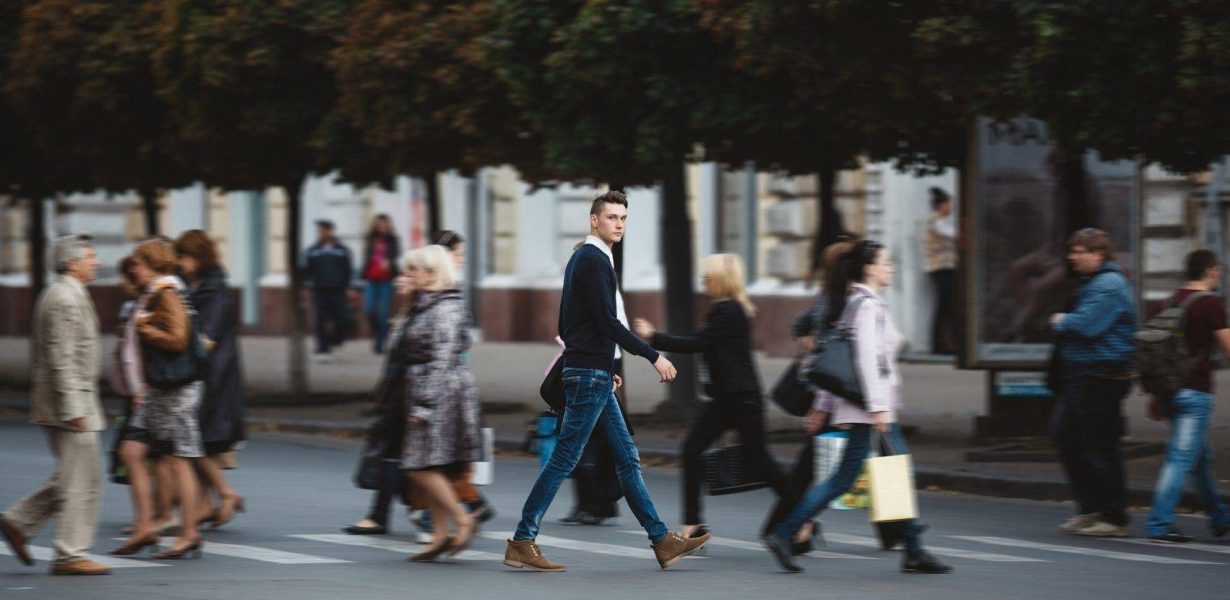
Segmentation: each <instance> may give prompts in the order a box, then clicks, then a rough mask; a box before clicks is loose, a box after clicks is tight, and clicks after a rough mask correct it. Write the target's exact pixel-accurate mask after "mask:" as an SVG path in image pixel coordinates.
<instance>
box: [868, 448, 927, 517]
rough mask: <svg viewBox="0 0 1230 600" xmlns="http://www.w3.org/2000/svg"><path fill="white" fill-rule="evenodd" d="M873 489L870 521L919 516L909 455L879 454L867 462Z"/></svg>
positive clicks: (870, 483) (869, 486) (869, 480)
mask: <svg viewBox="0 0 1230 600" xmlns="http://www.w3.org/2000/svg"><path fill="white" fill-rule="evenodd" d="M865 464H866V468H867V483H868V488H869V489H870V492H871V522H872V523H884V522H888V521H904V520H906V519H914V518H917V517H918V497H917V495H916V493H915V491H914V475H913V473H914V469H913V464H912V461H911V460H910V455H909V454H896V455H893V456H880V457H876V458H869V459H867V461H866V463H865Z"/></svg>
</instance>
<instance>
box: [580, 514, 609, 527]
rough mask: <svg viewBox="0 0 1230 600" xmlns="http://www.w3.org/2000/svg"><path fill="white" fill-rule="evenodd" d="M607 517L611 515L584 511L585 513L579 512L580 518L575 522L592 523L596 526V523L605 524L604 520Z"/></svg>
mask: <svg viewBox="0 0 1230 600" xmlns="http://www.w3.org/2000/svg"><path fill="white" fill-rule="evenodd" d="M609 518H611V517H604V516H601V515H596V514H594V513H591V512H586V513H581V519H580V521H578V522H577V524H578V525H594V526H598V525H603V524H605V523H606V520H607V519H609Z"/></svg>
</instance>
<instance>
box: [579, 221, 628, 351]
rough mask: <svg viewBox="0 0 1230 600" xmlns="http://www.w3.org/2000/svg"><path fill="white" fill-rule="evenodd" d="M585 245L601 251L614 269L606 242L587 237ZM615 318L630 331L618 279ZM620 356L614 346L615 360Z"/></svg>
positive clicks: (612, 258) (617, 347)
mask: <svg viewBox="0 0 1230 600" xmlns="http://www.w3.org/2000/svg"><path fill="white" fill-rule="evenodd" d="M585 243H586V244H589V245H590V246H596V247H597V248H598V249H599V250H601V251H602V253H603V254H605V255H606V257H607V260H610V261H611V269H614V268H615V255H614V254H611V247H610V246H608V245H606V242H604V241H602V240H601V239H598V238H597V237H596V236H592V235H587V236H585ZM615 316H616V317H618V318H619V322H620V323H623V326H624V327H626V328H627V329H629V330H631V329H632V326H631V325H629V324H628V315H627V314H626V313H625V312H624V295H623V293H622V292H620V291H619V278H616V279H615ZM622 356H623V352H621V351H620V350H619V344H615V360H619V359H620V358H621V357H622Z"/></svg>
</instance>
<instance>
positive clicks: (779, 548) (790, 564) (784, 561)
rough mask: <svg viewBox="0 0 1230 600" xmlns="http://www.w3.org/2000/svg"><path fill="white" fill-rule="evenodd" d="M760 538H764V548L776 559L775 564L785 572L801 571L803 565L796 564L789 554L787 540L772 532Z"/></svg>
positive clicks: (788, 542)
mask: <svg viewBox="0 0 1230 600" xmlns="http://www.w3.org/2000/svg"><path fill="white" fill-rule="evenodd" d="M761 539H762V540H764V546H765V548H768V550H769V554H772V555H773V558H775V559H777V564H778V566H780V567H781V568H782V570H783V571H785V572H787V573H800V572H802V571H803V567H800V566H799V565H798V564H796V563H795V562H794V557H793V556H791V554H790V541H789V540H785V539H782V538H780V537H778V536H777V535H776V534H773V533H770V534H769V535H766V536H764V537H763V538H761Z"/></svg>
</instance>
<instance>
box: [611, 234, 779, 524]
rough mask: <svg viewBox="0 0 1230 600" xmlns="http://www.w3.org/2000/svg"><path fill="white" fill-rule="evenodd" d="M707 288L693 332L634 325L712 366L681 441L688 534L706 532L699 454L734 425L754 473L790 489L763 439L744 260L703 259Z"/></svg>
mask: <svg viewBox="0 0 1230 600" xmlns="http://www.w3.org/2000/svg"><path fill="white" fill-rule="evenodd" d="M701 272H702V274H703V279H704V284H705V291H706V293H708V294H709V297H710V298H712V299H713V304H712V305H711V306H710V307H709V314H708V316H707V317H706V318H705V326H704V328H703V329H701V330H700V331H698V332H696V333H693V334H690V335H667V334H664V333H657V332H656V331H655V330H654V327H653V325H652V324H650V323H649V322H648V321H646V320H644V319H637V320H636V322H635V323H634V325H633V329H634V330H635V331H636V333H637V335H640V336H641V337H644V338H645V339H647V340H649V342H650V344H652V345H653V347H654V348H656V349H658V350H664V351H666V352H701V353H703V354H704V361H705V364H706V366H707V367H708V368H707V369H706V370H707V372H708V374H709V381H708V382H706V384H705V392H706V394H708V395H709V397H710V398H712V399H713V401H712V402H709V403H708V404H707V405H706V406H705V408H704V409H703V410H702V411H701V413H700V415H699V416H698V417H697V418H696V420H695V421H694V422H693V423H692V428H691V429H690V430H689V431H688V435H687V438H686V439H685V440H684V442H683V496H684V508H683V512H684V517H683V522H684V527H683V531H682V533H681V534H682V535H683V536H684V537H690V536H695V535H701V534H703V533H707V532H708V526H707V525H705V522H704V519H703V518H702V517H701V505H700V485H701V463H700V454H701V452H703V451H704V450H705V449H706V448H708V447H709V446H711V445H712V444H713V442H715V441H717V439H718V437H719V436H720V435H722V433H724V432H726V431H728V430H731V429H734V430H736V431H738V432H739V439H740V441H741V442H742V444H743V447H744V449H745V451H746V452H747V458H748V460H749V463H750V466H751V467H752V468H753V469H754V472H760V473H762V474H763V475H764V476H765V479H766V480H767V481H768V482H769V484H770V485H771V486H772V487H773V490H774V491H775V492H776V493H777V494H778V496H779V497H785V496H788V495H789V494H790V488H789V482H788V481H787V480H786V477H785V476H784V475H783V474H782V472H781V470H780V469H779V468H778V466H777V463H776V462H775V461H774V460H773V458H772V457H771V456H770V455H769V450H768V446H767V445H766V442H765V431H764V402H763V400H762V399H761V396H760V379H759V377H758V376H757V374H756V366H755V364H754V363H753V362H752V338H751V319H750V317H751V316H752V315H754V314H755V311H756V309H755V307H754V306H753V305H752V303H751V301H750V300H749V299H748V297H747V291H746V286H745V283H744V276H743V264H742V261H741V260H740V259H739V257H738V256H736V255H734V254H717V255H714V256H710V257H708V258H706V259H705V260H704V261H703V262H702V263H701Z"/></svg>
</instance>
